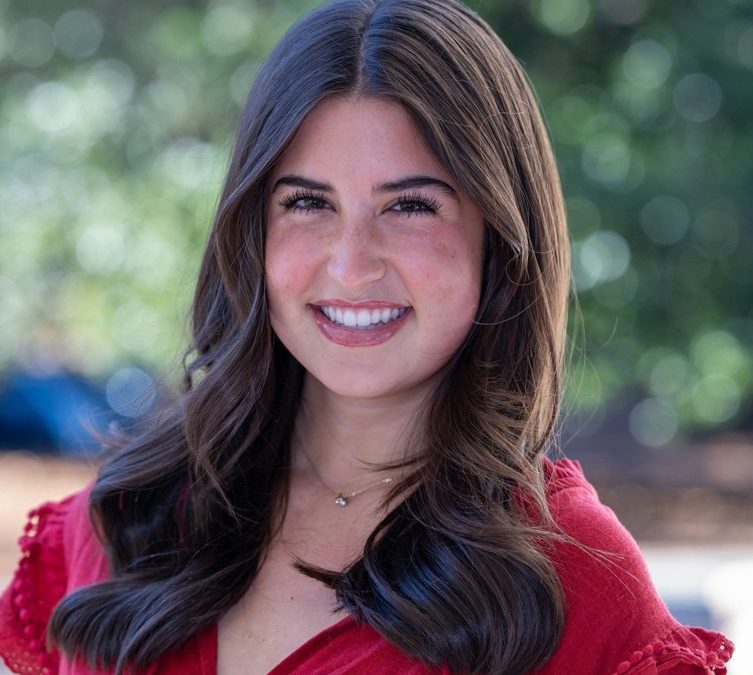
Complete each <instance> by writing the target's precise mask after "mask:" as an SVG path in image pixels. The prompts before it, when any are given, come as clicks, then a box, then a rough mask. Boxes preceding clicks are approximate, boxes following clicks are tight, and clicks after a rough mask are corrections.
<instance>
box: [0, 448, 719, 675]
mask: <svg viewBox="0 0 753 675" xmlns="http://www.w3.org/2000/svg"><path fill="white" fill-rule="evenodd" d="M545 463H546V469H547V475H548V499H549V504H550V506H551V509H552V513H553V515H554V517H555V519H556V520H557V522H559V523H560V525H561V526H562V527H563V529H564V530H565V531H566V532H568V533H569V534H570V535H572V536H574V537H575V538H576V539H577V540H579V541H581V542H583V543H585V544H589V545H592V546H595V547H597V548H599V549H601V550H609V551H614V552H616V553H618V554H619V557H618V558H617V559H616V560H613V561H612V562H607V563H606V564H605V563H603V562H602V561H601V560H599V559H597V558H594V557H593V556H592V555H590V554H588V553H586V552H584V551H582V550H581V549H579V548H577V547H575V546H572V545H567V544H562V545H559V544H558V545H557V547H556V552H555V554H554V555H553V558H552V562H553V563H554V565H555V568H556V569H557V571H558V573H559V575H560V579H561V582H562V585H563V588H564V591H565V601H566V608H567V610H566V611H567V616H566V621H565V627H564V632H563V635H562V639H561V641H560V643H559V646H558V647H557V650H556V652H555V653H554V655H553V656H552V658H551V659H550V660H549V662H548V663H547V664H546V665H545V666H543V667H542V668H540V669H538V670H536V671H535V672H532V673H529V674H528V675H570V674H572V675H613V674H627V675H648V674H653V673H666V674H669V675H701V674H702V673H716V674H717V675H722V674H724V673H726V672H727V669H726V667H725V663H726V662H727V661H728V660H729V658H730V656H731V654H732V650H733V645H732V643H731V642H730V641H729V640H727V639H726V638H725V637H724V636H723V635H721V634H719V633H716V632H714V631H709V630H705V629H703V628H691V627H687V626H682V625H681V624H679V623H678V622H677V621H676V620H675V619H674V618H673V617H672V616H671V615H670V614H669V612H668V611H667V608H666V607H665V605H664V603H663V602H662V601H661V600H660V598H659V597H658V595H657V593H656V590H655V589H654V586H653V585H652V583H651V580H650V578H649V576H648V572H647V570H646V565H645V563H644V561H643V558H642V557H641V554H640V551H639V550H638V547H637V545H636V543H635V541H634V540H633V538H632V537H631V536H630V535H629V534H628V532H627V531H626V530H625V528H624V527H622V525H620V523H619V522H618V521H617V519H616V517H615V515H614V513H613V512H612V511H611V509H609V508H607V507H606V506H604V505H602V504H601V503H600V502H599V500H598V497H597V495H596V491H595V490H594V488H593V487H592V486H591V484H590V483H588V481H587V480H586V479H585V477H584V476H583V472H582V470H581V468H580V465H579V464H578V462H575V461H572V460H558V461H556V462H552V461H550V460H548V459H547V460H545ZM87 497H88V491H87V490H84V491H81V492H79V493H77V494H75V495H72V496H71V497H68V498H67V499H64V500H63V501H61V502H55V503H47V504H44V505H43V506H41V507H39V508H38V509H35V510H34V511H32V512H31V513H30V515H29V523H28V524H27V526H26V529H25V534H24V535H23V536H22V537H21V539H20V545H21V549H22V558H21V562H20V563H19V567H18V570H17V571H16V574H15V576H14V578H13V581H12V582H11V585H10V586H9V587H8V588H7V589H6V590H5V593H4V594H3V595H2V597H1V598H0V655H2V656H3V658H4V659H5V661H6V663H7V664H8V666H9V667H10V669H11V670H13V671H14V672H17V673H38V674H40V675H41V674H43V673H50V674H53V673H59V674H60V675H83V674H84V673H90V671H89V670H88V669H86V668H85V667H84V666H82V665H81V664H80V663H78V662H75V663H70V662H69V661H68V660H67V659H66V658H65V657H63V656H61V655H59V654H58V653H57V652H55V651H53V652H52V653H47V652H46V651H45V648H44V644H45V638H44V631H45V626H46V623H47V620H48V618H49V616H50V612H51V610H52V608H53V607H54V606H55V604H56V603H57V602H58V600H60V598H61V597H62V596H63V595H64V594H65V593H67V592H69V591H72V590H73V589H75V588H78V587H80V586H83V585H86V584H90V583H93V582H96V581H99V580H102V579H104V578H106V577H107V575H108V569H107V562H106V560H105V557H104V554H103V551H102V548H101V546H100V544H99V542H98V540H97V538H96V537H95V535H94V533H93V531H92V528H91V525H90V523H89V518H88V510H87ZM216 669H217V626H216V625H213V626H211V627H210V628H209V629H207V630H204V631H202V632H200V633H197V634H196V635H194V636H193V637H192V638H190V639H189V640H188V641H187V642H186V643H185V644H184V645H183V646H182V647H181V648H180V649H178V650H176V651H174V652H172V653H169V654H166V655H164V656H163V657H162V658H161V659H159V661H158V662H156V663H155V664H153V665H152V666H151V667H150V668H149V669H148V671H147V672H148V674H149V675H163V674H168V675H215V673H216ZM346 673H350V674H359V673H363V674H368V675H396V674H404V675H409V674H410V675H429V674H430V673H441V674H443V675H446V674H448V673H449V671H448V670H447V669H437V668H430V667H428V666H426V665H424V664H422V663H420V662H419V661H416V660H415V659H412V658H410V657H408V656H406V655H405V654H403V653H402V652H400V651H399V650H398V649H397V648H396V647H394V646H393V645H392V644H390V643H389V642H387V641H386V640H385V639H384V638H383V637H381V636H380V635H379V634H378V633H377V632H376V631H375V630H374V629H373V628H371V627H370V626H368V625H358V624H356V623H355V621H354V620H353V619H352V618H351V617H346V618H344V619H343V620H341V621H340V622H339V623H337V624H335V625H334V626H331V627H329V628H327V629H326V630H324V631H322V632H321V633H319V634H317V635H315V636H314V637H313V638H311V639H310V640H308V641H307V642H305V643H304V644H303V645H301V646H300V647H299V648H298V649H296V650H295V651H294V652H293V653H292V654H290V655H289V656H288V657H287V658H285V659H284V660H283V661H282V662H281V663H279V664H278V665H277V666H276V667H275V668H274V669H273V670H272V671H271V674H270V675H345V674H346ZM254 675H255V674H254Z"/></svg>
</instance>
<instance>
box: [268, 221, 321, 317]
mask: <svg viewBox="0 0 753 675" xmlns="http://www.w3.org/2000/svg"><path fill="white" fill-rule="evenodd" d="M314 266H315V261H314V259H313V256H312V247H311V246H307V245H306V244H305V242H304V241H303V239H302V238H301V237H296V236H294V235H293V234H292V233H290V232H287V231H277V230H276V229H275V228H272V229H271V230H270V232H269V234H268V236H267V243H266V253H265V259H264V271H265V276H266V284H267V294H268V297H269V302H270V310H271V311H272V312H275V311H276V310H277V309H279V308H278V307H276V306H277V305H280V304H281V303H283V302H284V301H285V299H286V297H287V296H291V295H293V294H294V293H296V292H299V291H301V290H303V289H304V288H305V287H306V285H307V283H308V282H309V280H310V277H311V274H312V270H313V268H314Z"/></svg>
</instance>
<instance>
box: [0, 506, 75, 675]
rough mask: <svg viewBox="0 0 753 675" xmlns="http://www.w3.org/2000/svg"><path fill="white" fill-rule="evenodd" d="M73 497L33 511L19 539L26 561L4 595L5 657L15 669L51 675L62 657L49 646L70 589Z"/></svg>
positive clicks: (0, 642)
mask: <svg viewBox="0 0 753 675" xmlns="http://www.w3.org/2000/svg"><path fill="white" fill-rule="evenodd" d="M72 500H73V497H69V498H67V499H65V500H63V501H61V502H49V503H46V504H43V505H42V506H40V507H39V508H36V509H34V510H32V511H30V512H29V516H28V522H27V523H26V526H25V527H24V533H23V535H22V536H21V538H20V539H19V541H18V543H19V546H20V548H21V560H20V562H19V564H18V568H17V570H16V573H15V575H14V577H13V579H12V580H11V583H10V585H9V586H8V588H7V589H6V590H5V592H4V593H3V595H2V596H1V597H0V656H2V657H3V659H4V660H5V662H6V664H7V665H8V668H10V669H11V671H13V672H15V673H33V674H36V675H52V674H53V673H56V672H57V671H58V665H59V664H58V656H57V654H56V653H55V652H48V651H47V648H46V630H47V622H48V621H49V618H50V615H51V613H52V610H53V608H54V607H55V605H56V604H57V603H58V601H59V600H60V599H61V598H62V597H63V595H64V594H65V592H66V585H67V581H66V564H65V547H64V545H63V528H64V523H65V518H66V513H67V510H68V507H69V505H70V503H71V501H72Z"/></svg>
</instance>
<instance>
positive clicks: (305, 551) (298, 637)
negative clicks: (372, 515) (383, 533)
mask: <svg viewBox="0 0 753 675" xmlns="http://www.w3.org/2000/svg"><path fill="white" fill-rule="evenodd" d="M334 515H335V516H343V515H345V514H338V513H335V514H334ZM372 526H373V524H371V523H370V524H369V525H368V526H367V527H365V526H364V523H363V522H360V523H358V522H354V521H352V520H350V519H349V518H345V519H343V520H342V522H334V523H333V522H332V520H331V519H328V518H320V519H318V520H317V519H314V518H312V517H311V516H310V514H304V513H301V512H298V511H297V510H296V509H295V508H293V509H292V510H291V512H290V513H289V515H288V516H287V517H286V521H285V523H284V525H283V528H282V530H281V532H280V534H279V535H278V537H276V539H275V541H274V542H273V543H272V546H271V547H270V549H269V550H268V552H267V556H266V559H265V560H264V563H263V564H262V566H261V568H260V570H259V572H258V574H257V576H256V578H255V579H254V581H253V583H252V585H251V587H250V588H249V589H248V591H247V592H246V593H245V595H244V596H243V597H242V598H241V600H240V601H239V602H238V603H237V604H236V605H234V606H233V607H231V608H230V609H229V610H228V611H227V612H226V613H225V614H224V615H223V617H222V618H221V619H220V621H219V623H218V633H217V672H218V675H241V673H242V674H243V675H248V674H249V673H253V674H254V675H255V674H257V673H259V674H263V673H268V672H269V671H270V670H272V669H273V668H274V667H275V666H277V665H278V664H279V663H280V662H281V661H283V660H284V659H285V658H286V657H287V656H289V655H290V654H292V653H293V652H294V651H296V649H297V648H298V647H300V646H302V645H303V644H304V643H306V642H307V641H308V640H309V639H310V638H312V637H314V636H315V635H317V634H318V633H321V632H322V631H323V630H325V629H326V628H328V627H329V626H332V625H334V624H336V623H338V622H339V621H341V620H342V619H343V618H344V617H345V616H347V614H346V612H344V611H339V612H336V613H333V611H332V610H333V609H334V607H335V605H336V597H335V593H334V591H332V590H331V589H330V588H328V587H327V586H325V585H324V584H322V583H321V582H319V581H316V580H314V579H311V578H310V577H308V576H306V575H304V574H301V573H300V572H299V571H298V570H297V569H296V568H295V567H293V564H292V563H293V560H294V556H298V557H300V558H301V559H302V560H303V561H305V562H307V563H311V564H314V565H318V566H322V567H324V568H326V569H332V570H337V569H342V568H343V567H345V566H346V565H347V564H348V563H349V562H351V561H352V560H353V559H354V558H356V557H357V556H358V555H360V551H361V550H362V548H363V543H364V541H365V539H366V537H367V536H368V533H369V532H370V530H371V527H372Z"/></svg>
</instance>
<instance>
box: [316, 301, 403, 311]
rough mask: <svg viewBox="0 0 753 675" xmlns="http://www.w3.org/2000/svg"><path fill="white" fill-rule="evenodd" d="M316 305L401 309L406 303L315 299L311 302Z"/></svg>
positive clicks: (346, 307) (344, 307)
mask: <svg viewBox="0 0 753 675" xmlns="http://www.w3.org/2000/svg"><path fill="white" fill-rule="evenodd" d="M312 304H313V305H315V306H316V307H342V308H343V309H403V308H406V307H408V305H402V304H400V303H399V302H386V301H384V300H363V301H360V302H348V301H346V300H334V299H326V300H317V301H316V302H314V303H312Z"/></svg>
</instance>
